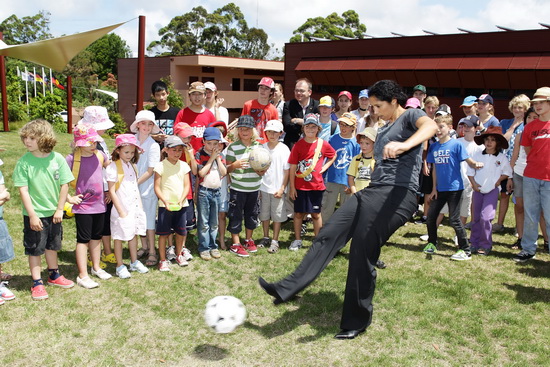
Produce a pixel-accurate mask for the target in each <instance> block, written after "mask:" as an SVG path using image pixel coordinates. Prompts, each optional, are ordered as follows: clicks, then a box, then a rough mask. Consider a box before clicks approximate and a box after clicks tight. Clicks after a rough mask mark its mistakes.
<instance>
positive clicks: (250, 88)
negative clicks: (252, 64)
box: [243, 79, 260, 92]
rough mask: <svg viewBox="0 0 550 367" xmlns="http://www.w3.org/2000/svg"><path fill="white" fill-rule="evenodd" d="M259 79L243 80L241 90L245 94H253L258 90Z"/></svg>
mask: <svg viewBox="0 0 550 367" xmlns="http://www.w3.org/2000/svg"><path fill="white" fill-rule="evenodd" d="M259 82H260V80H259V79H245V80H244V85H243V90H244V91H247V92H254V91H257V90H258V83H259Z"/></svg>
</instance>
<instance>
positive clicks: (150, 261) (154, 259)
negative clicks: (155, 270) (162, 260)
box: [145, 253, 159, 266]
mask: <svg viewBox="0 0 550 367" xmlns="http://www.w3.org/2000/svg"><path fill="white" fill-rule="evenodd" d="M158 262H159V258H158V256H157V254H156V253H155V254H149V257H147V260H146V261H145V266H155V265H157V264H158Z"/></svg>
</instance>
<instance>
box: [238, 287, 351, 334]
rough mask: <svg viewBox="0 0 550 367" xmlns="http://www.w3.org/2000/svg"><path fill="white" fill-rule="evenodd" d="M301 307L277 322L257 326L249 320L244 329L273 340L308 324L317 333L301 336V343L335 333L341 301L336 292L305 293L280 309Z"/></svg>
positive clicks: (281, 317)
mask: <svg viewBox="0 0 550 367" xmlns="http://www.w3.org/2000/svg"><path fill="white" fill-rule="evenodd" d="M296 306H297V307H298V309H292V310H287V311H285V312H284V313H283V314H282V315H281V316H280V317H279V318H278V319H277V320H275V321H273V322H271V323H269V324H266V325H257V324H253V323H251V322H249V321H247V322H246V323H245V324H244V327H246V328H248V329H253V330H257V331H259V332H260V333H262V335H263V336H264V337H266V338H269V339H272V338H275V337H278V336H281V335H284V334H287V333H290V332H291V331H293V330H294V329H295V328H296V327H298V326H300V325H304V324H307V325H309V326H311V327H312V328H313V329H314V330H315V334H312V335H306V336H301V337H299V338H298V340H297V341H298V342H300V343H309V342H313V341H316V340H317V339H320V338H322V337H324V336H326V335H327V334H332V333H334V332H335V330H336V329H337V325H338V324H339V322H340V313H341V308H342V300H341V298H340V297H338V295H336V294H335V293H334V292H326V291H324V292H319V293H306V294H304V296H301V297H296V299H295V300H293V301H290V302H288V303H286V306H285V304H283V305H279V306H277V307H292V308H294V307H296Z"/></svg>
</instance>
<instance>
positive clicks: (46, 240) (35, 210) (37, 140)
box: [13, 119, 74, 300]
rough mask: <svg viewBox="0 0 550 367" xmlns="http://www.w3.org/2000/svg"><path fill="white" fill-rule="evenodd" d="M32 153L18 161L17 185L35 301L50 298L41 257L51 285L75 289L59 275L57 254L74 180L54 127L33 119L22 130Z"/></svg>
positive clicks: (25, 143) (32, 293)
mask: <svg viewBox="0 0 550 367" xmlns="http://www.w3.org/2000/svg"><path fill="white" fill-rule="evenodd" d="M19 136H20V137H21V141H22V142H23V144H24V145H25V147H26V148H27V150H28V152H27V153H25V155H23V157H21V158H20V159H19V161H17V164H16V165H15V170H14V172H13V182H14V185H15V187H18V188H19V193H20V195H21V202H22V205H23V225H24V229H23V245H24V246H25V254H26V255H27V256H29V268H30V272H31V276H32V281H33V285H32V288H31V297H32V299H34V300H42V299H46V298H48V293H47V292H46V288H45V287H44V282H43V281H42V277H41V275H40V272H41V260H42V259H41V256H42V255H44V253H45V254H46V255H45V257H46V263H47V264H48V272H49V277H48V284H49V285H53V286H58V287H61V288H72V287H74V283H73V282H72V281H70V280H68V279H66V278H65V277H64V276H63V275H61V274H59V268H58V263H57V251H59V250H61V237H62V233H63V230H62V228H61V222H62V221H63V207H64V206H65V201H66V199H67V193H68V191H69V182H71V181H72V180H73V179H74V177H73V175H72V173H71V170H70V168H69V166H68V165H67V162H65V159H64V158H63V156H62V155H61V154H59V153H56V152H53V151H52V150H53V148H54V147H55V144H56V143H57V141H56V138H55V134H54V132H53V128H52V125H51V124H50V123H49V122H48V121H46V120H41V119H39V120H33V121H31V122H29V123H27V124H26V125H25V126H23V128H21V130H20V131H19Z"/></svg>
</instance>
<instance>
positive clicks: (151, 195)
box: [130, 110, 163, 266]
mask: <svg viewBox="0 0 550 367" xmlns="http://www.w3.org/2000/svg"><path fill="white" fill-rule="evenodd" d="M130 131H131V132H133V133H134V134H136V140H137V142H138V145H139V147H140V148H141V149H142V150H143V153H142V154H141V156H140V157H139V160H138V161H137V164H136V166H137V171H138V172H137V174H138V187H139V192H140V194H141V203H142V205H143V211H144V212H145V220H146V227H145V228H146V230H145V236H144V237H141V248H140V249H139V250H138V252H137V257H138V259H141V258H143V257H147V259H146V261H145V265H146V266H155V265H157V263H158V257H157V253H156V249H155V220H156V217H157V203H158V198H157V195H155V187H154V186H155V185H154V182H155V180H154V173H153V169H154V168H155V166H156V165H157V163H158V162H160V146H159V145H158V143H157V142H156V141H155V140H154V139H153V138H152V137H151V135H157V134H160V133H163V132H162V130H161V129H160V128H159V127H158V125H157V123H156V119H155V114H154V113H153V112H151V111H147V110H141V111H139V112H138V113H137V115H136V119H135V120H134V122H133V123H132V125H131V126H130Z"/></svg>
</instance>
